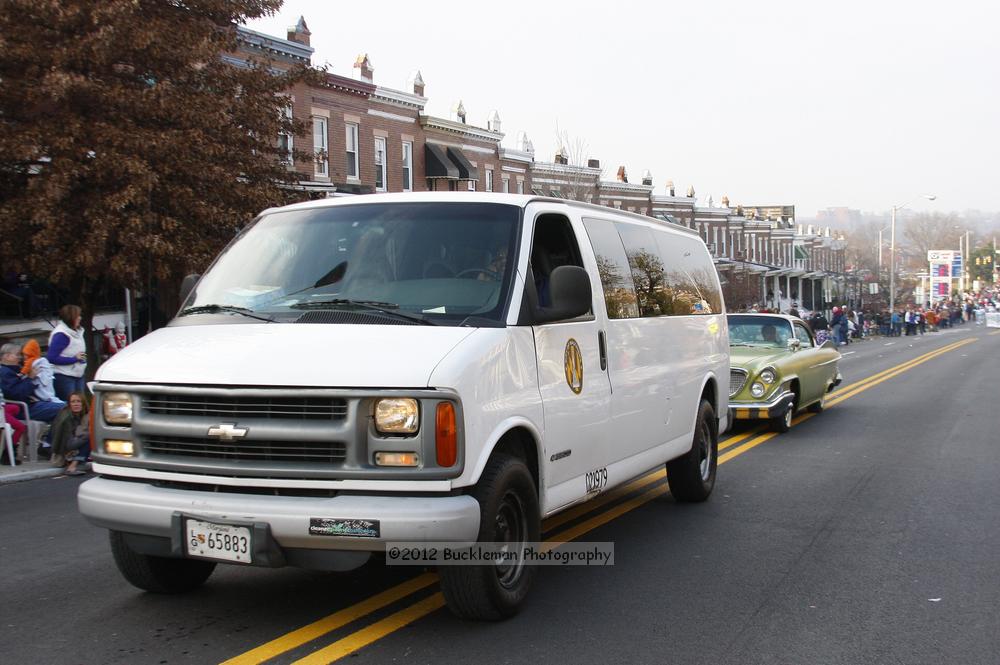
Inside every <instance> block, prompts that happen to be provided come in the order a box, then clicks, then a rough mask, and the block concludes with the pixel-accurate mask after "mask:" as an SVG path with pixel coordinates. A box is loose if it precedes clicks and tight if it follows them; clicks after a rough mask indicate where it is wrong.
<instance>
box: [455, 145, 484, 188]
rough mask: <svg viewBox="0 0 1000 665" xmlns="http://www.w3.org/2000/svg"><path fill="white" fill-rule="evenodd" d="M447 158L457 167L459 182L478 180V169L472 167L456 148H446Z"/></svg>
mask: <svg viewBox="0 0 1000 665" xmlns="http://www.w3.org/2000/svg"><path fill="white" fill-rule="evenodd" d="M448 158H449V159H451V161H452V162H454V164H455V166H457V167H458V179H459V180H479V169H477V168H476V167H475V166H473V165H472V164H471V163H470V162H469V160H468V159H466V158H465V155H464V154H463V153H462V151H461V150H459V149H458V148H448Z"/></svg>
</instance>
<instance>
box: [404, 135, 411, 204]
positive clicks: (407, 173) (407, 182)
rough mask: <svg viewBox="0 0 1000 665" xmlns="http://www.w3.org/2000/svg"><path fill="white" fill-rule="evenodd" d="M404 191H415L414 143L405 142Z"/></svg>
mask: <svg viewBox="0 0 1000 665" xmlns="http://www.w3.org/2000/svg"><path fill="white" fill-rule="evenodd" d="M403 191H404V192H412V191H413V142H412V141H403Z"/></svg>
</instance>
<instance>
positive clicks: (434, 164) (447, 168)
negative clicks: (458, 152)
mask: <svg viewBox="0 0 1000 665" xmlns="http://www.w3.org/2000/svg"><path fill="white" fill-rule="evenodd" d="M448 150H449V151H450V150H451V148H448ZM424 162H425V167H424V173H425V174H426V176H425V177H427V178H450V179H452V180H455V179H456V178H458V167H457V166H455V165H454V164H453V163H452V161H451V160H450V159H448V155H446V154H445V152H444V148H442V147H441V146H439V145H434V144H433V143H425V144H424Z"/></svg>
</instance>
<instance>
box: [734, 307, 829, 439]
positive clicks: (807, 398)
mask: <svg viewBox="0 0 1000 665" xmlns="http://www.w3.org/2000/svg"><path fill="white" fill-rule="evenodd" d="M726 318H727V320H728V321H729V353H730V370H729V422H731V423H732V422H735V421H737V420H766V421H768V422H769V423H770V425H771V427H772V428H773V429H775V430H777V431H779V432H787V431H788V428H789V427H791V426H792V417H793V416H794V415H795V413H796V412H797V411H799V410H800V409H809V410H810V411H812V412H814V413H819V412H821V411H822V410H823V407H824V405H825V403H826V396H827V394H828V393H829V392H830V391H831V390H833V389H834V388H835V387H836V386H838V385H839V384H840V382H841V376H840V372H839V371H838V369H837V363H838V361H839V360H840V352H839V351H837V348H836V347H835V346H834V345H833V342H829V341H827V342H824V343H823V344H819V345H817V344H816V339H815V338H814V337H813V334H812V331H811V330H810V329H809V326H808V325H807V324H806V323H805V322H804V321H802V320H801V319H799V318H797V317H794V316H785V315H783V314H730V315H728V316H727V317H726Z"/></svg>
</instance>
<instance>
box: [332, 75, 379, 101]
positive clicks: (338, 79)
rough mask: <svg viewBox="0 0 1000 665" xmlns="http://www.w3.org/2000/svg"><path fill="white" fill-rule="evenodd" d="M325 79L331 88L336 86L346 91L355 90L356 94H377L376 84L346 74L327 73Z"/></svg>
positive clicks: (365, 95)
mask: <svg viewBox="0 0 1000 665" xmlns="http://www.w3.org/2000/svg"><path fill="white" fill-rule="evenodd" d="M324 81H325V83H326V85H327V87H329V88H336V89H338V90H343V91H345V92H353V93H354V94H356V95H362V96H364V97H371V96H372V95H373V94H375V86H374V85H372V84H371V83H366V82H364V81H358V80H356V79H352V78H348V77H346V76H341V75H340V74H330V73H327V75H326V78H325V79H324Z"/></svg>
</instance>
